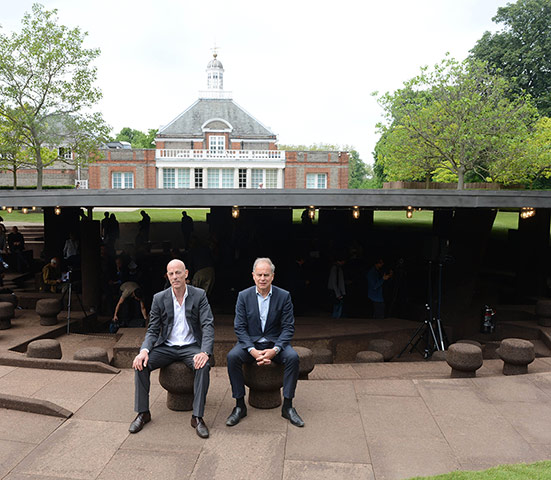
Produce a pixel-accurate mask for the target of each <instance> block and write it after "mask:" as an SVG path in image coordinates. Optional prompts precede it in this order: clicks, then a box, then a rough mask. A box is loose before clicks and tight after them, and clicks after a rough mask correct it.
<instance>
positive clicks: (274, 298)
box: [226, 258, 304, 427]
mask: <svg viewBox="0 0 551 480" xmlns="http://www.w3.org/2000/svg"><path fill="white" fill-rule="evenodd" d="M274 271H275V266H274V264H273V263H272V261H271V260H270V259H269V258H257V259H256V261H255V262H254V266H253V280H254V283H255V284H256V287H249V288H247V289H246V290H243V291H242V292H239V295H238V297H237V304H236V306H235V320H234V329H235V334H236V335H237V340H238V343H237V345H235V347H233V348H232V350H231V351H230V352H229V353H228V357H227V360H228V375H229V377H230V382H231V387H232V396H233V398H235V399H236V406H235V408H234V409H233V411H232V412H231V414H230V416H229V417H228V419H227V420H226V425H227V426H228V427H233V426H234V425H237V424H238V423H239V421H240V420H241V419H242V418H243V417H245V416H247V407H246V405H245V381H244V378H243V368H242V367H243V364H244V363H252V362H256V363H257V364H258V365H269V364H270V363H271V362H272V361H274V362H276V363H283V365H284V370H283V397H284V398H283V408H282V410H281V416H282V417H283V418H286V419H288V420H289V421H290V422H291V423H292V424H293V425H295V426H297V427H303V426H304V422H303V421H302V418H300V416H299V414H298V413H297V411H296V410H295V409H294V408H293V398H294V396H295V389H296V386H297V380H298V373H299V359H298V355H297V352H295V350H294V349H293V347H291V345H290V344H289V342H290V341H291V338H293V334H294V333H295V317H294V315H293V303H292V302H291V295H289V292H287V291H286V290H283V289H281V288H278V287H275V286H273V285H272V281H273V279H274Z"/></svg>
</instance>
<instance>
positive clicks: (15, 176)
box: [12, 168, 17, 190]
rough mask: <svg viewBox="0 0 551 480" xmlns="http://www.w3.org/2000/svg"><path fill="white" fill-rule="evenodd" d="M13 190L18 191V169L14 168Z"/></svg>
mask: <svg viewBox="0 0 551 480" xmlns="http://www.w3.org/2000/svg"><path fill="white" fill-rule="evenodd" d="M12 171H13V189H14V190H15V189H17V168H14V169H13V170H12Z"/></svg>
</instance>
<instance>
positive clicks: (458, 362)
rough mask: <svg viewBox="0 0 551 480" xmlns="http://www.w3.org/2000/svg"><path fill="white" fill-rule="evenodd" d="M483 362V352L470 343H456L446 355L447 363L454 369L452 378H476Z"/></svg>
mask: <svg viewBox="0 0 551 480" xmlns="http://www.w3.org/2000/svg"><path fill="white" fill-rule="evenodd" d="M482 361H483V360H482V350H481V349H480V348H479V347H477V346H476V345H471V344H470V343H454V344H453V345H450V346H449V348H448V351H447V353H446V362H448V365H449V366H450V367H452V371H451V377H452V378H470V377H476V371H477V370H478V369H479V368H480V367H481V366H482Z"/></svg>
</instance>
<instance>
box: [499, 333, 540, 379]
mask: <svg viewBox="0 0 551 480" xmlns="http://www.w3.org/2000/svg"><path fill="white" fill-rule="evenodd" d="M496 352H497V354H498V355H499V358H501V359H502V360H503V375H521V374H523V373H527V372H528V365H529V364H530V363H532V362H533V361H534V359H535V358H536V355H535V353H534V344H533V343H532V342H529V341H528V340H523V339H521V338H506V339H505V340H502V341H501V344H500V346H499V348H498V349H497V350H496Z"/></svg>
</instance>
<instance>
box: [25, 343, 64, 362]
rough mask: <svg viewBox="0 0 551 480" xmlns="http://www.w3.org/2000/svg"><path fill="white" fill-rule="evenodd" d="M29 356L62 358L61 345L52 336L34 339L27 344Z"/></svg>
mask: <svg viewBox="0 0 551 480" xmlns="http://www.w3.org/2000/svg"><path fill="white" fill-rule="evenodd" d="M27 357H32V358H53V359H60V358H61V345H60V344H59V342H58V341H57V340H54V339H50V338H44V339H42V340H34V341H32V342H31V343H29V344H28V345H27Z"/></svg>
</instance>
